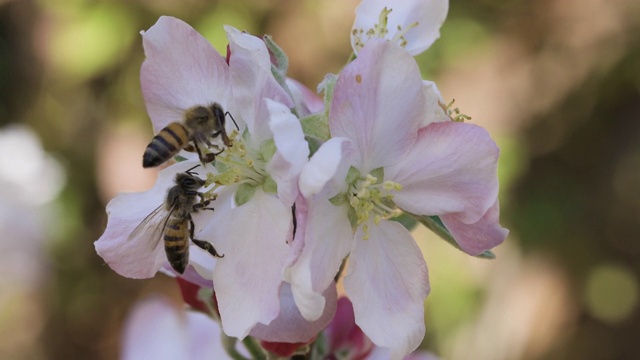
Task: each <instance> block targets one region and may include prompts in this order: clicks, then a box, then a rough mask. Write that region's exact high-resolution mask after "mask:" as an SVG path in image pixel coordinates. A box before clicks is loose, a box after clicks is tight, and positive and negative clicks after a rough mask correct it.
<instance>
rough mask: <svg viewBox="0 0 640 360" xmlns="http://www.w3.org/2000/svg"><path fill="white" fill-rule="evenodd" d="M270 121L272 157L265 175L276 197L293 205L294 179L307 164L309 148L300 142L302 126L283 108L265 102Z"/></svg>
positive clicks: (294, 193)
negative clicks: (271, 184) (273, 148)
mask: <svg viewBox="0 0 640 360" xmlns="http://www.w3.org/2000/svg"><path fill="white" fill-rule="evenodd" d="M265 102H266V104H267V108H268V109H269V114H270V115H271V119H270V121H269V127H270V128H271V131H272V133H273V140H274V142H275V145H276V153H275V154H274V156H273V158H272V159H271V161H270V162H269V163H268V164H267V171H268V172H269V174H270V175H271V177H272V178H273V180H275V182H276V184H278V196H279V197H280V199H281V200H282V201H283V202H284V203H287V204H291V205H293V202H294V201H295V199H296V197H297V196H298V177H299V175H300V171H302V168H303V167H304V165H305V164H306V163H307V162H308V161H309V144H307V141H306V140H305V139H304V133H303V132H302V125H300V121H299V120H298V118H297V117H295V115H293V114H292V113H291V111H289V108H288V107H286V106H285V105H283V104H281V103H279V102H275V101H273V100H269V99H265Z"/></svg>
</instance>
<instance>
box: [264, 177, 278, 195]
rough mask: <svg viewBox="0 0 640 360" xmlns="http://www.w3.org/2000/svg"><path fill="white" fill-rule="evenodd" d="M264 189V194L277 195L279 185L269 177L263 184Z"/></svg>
mask: <svg viewBox="0 0 640 360" xmlns="http://www.w3.org/2000/svg"><path fill="white" fill-rule="evenodd" d="M262 189H263V190H264V192H266V193H269V194H277V193H278V184H277V183H276V182H275V181H274V180H273V179H272V178H271V176H267V178H266V179H265V180H264V183H263V184H262Z"/></svg>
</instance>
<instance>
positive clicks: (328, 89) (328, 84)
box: [318, 74, 338, 118]
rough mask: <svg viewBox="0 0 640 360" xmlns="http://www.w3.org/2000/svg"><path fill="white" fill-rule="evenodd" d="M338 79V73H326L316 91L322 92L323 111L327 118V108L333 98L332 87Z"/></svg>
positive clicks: (329, 106)
mask: <svg viewBox="0 0 640 360" xmlns="http://www.w3.org/2000/svg"><path fill="white" fill-rule="evenodd" d="M336 81H338V75H335V74H327V75H326V76H325V77H324V80H322V82H321V83H320V85H318V93H320V92H323V93H324V112H325V115H326V117H327V118H329V110H330V109H331V101H332V100H333V89H334V88H335V86H336Z"/></svg>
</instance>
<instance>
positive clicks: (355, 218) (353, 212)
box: [347, 206, 358, 231]
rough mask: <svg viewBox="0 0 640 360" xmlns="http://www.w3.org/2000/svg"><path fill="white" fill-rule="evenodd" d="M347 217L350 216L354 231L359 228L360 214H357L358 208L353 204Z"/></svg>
mask: <svg viewBox="0 0 640 360" xmlns="http://www.w3.org/2000/svg"><path fill="white" fill-rule="evenodd" d="M347 217H348V218H349V223H350V224H351V228H352V229H353V231H356V229H358V215H356V209H354V208H353V206H349V212H348V213H347Z"/></svg>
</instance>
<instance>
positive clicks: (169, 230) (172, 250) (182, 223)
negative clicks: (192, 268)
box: [164, 219, 189, 274]
mask: <svg viewBox="0 0 640 360" xmlns="http://www.w3.org/2000/svg"><path fill="white" fill-rule="evenodd" d="M188 231H189V229H188V227H187V221H186V220H172V219H170V220H169V222H168V223H167V227H166V228H165V230H164V250H165V253H166V254H167V260H169V264H171V267H173V268H174V270H175V271H177V272H179V273H180V274H182V273H184V271H185V269H186V268H187V264H188V263H189V236H188V235H187V234H188Z"/></svg>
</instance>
